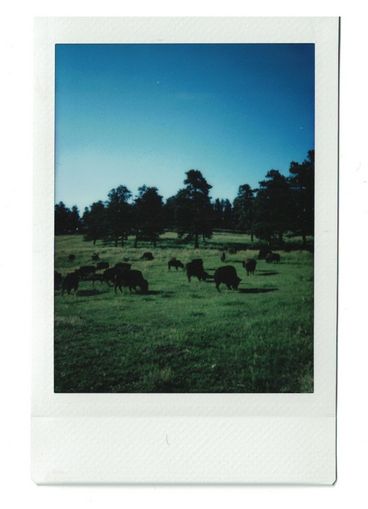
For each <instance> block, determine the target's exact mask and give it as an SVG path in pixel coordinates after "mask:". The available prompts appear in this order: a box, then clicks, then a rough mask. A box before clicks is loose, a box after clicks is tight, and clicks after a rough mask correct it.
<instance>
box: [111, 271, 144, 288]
mask: <svg viewBox="0 0 368 509" xmlns="http://www.w3.org/2000/svg"><path fill="white" fill-rule="evenodd" d="M122 287H127V288H129V291H130V292H131V291H132V290H137V287H138V288H139V289H140V291H141V292H142V293H147V292H148V281H147V280H146V279H144V277H143V275H142V272H141V271H140V270H125V271H118V272H117V273H116V275H115V280H114V289H115V293H116V291H117V289H118V288H119V290H120V291H121V292H122Z"/></svg>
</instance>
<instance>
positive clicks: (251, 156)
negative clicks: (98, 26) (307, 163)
mask: <svg viewBox="0 0 368 509" xmlns="http://www.w3.org/2000/svg"><path fill="white" fill-rule="evenodd" d="M311 148H314V45H313V44H58V45H57V46H56V169H55V170H56V201H57V202H58V201H60V200H62V201H64V203H65V204H66V205H67V206H72V205H74V204H76V205H78V206H79V207H80V209H81V210H83V208H84V207H85V206H86V205H90V204H91V203H92V202H93V201H97V200H99V199H102V200H105V199H106V197H107V193H108V191H109V190H110V189H112V188H113V187H116V186H118V185H120V184H124V185H126V186H127V187H128V188H129V189H130V190H131V191H132V193H133V194H135V193H136V192H137V189H138V187H140V186H141V185H143V184H145V185H148V186H156V187H158V189H159V191H160V193H161V194H162V195H163V196H164V197H165V198H167V197H168V196H171V195H173V194H175V193H176V191H177V190H178V189H179V188H180V187H183V180H184V178H185V175H184V172H185V171H187V170H189V169H192V168H193V169H199V170H201V171H202V173H203V175H204V176H205V178H206V179H207V180H208V182H209V183H210V184H211V185H212V186H213V189H212V190H211V195H212V196H213V197H214V198H216V197H220V198H229V199H231V200H232V199H233V198H234V197H235V196H236V193H237V190H238V187H239V185H241V184H245V183H248V184H250V185H252V186H256V185H257V183H258V181H259V180H261V179H263V177H264V176H265V174H266V172H267V171H268V170H270V169H272V168H274V169H278V170H280V171H281V172H282V173H285V174H286V173H287V172H288V168H289V164H290V161H292V160H295V161H302V160H303V159H304V158H305V156H306V153H307V151H308V150H309V149H311Z"/></svg>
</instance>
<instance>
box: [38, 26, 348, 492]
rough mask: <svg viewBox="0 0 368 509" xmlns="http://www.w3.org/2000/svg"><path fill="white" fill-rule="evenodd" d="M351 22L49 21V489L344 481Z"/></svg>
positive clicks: (45, 285) (43, 144)
mask: <svg viewBox="0 0 368 509" xmlns="http://www.w3.org/2000/svg"><path fill="white" fill-rule="evenodd" d="M339 25H340V22H339V19H338V18H39V19H36V21H35V79H34V84H35V92H34V94H35V124H34V135H35V156H34V178H35V185H34V253H33V254H34V294H33V295H34V334H33V336H34V342H33V380H32V382H33V398H32V477H33V479H34V481H35V482H36V483H39V484H83V483H85V484H87V483H91V484H105V483H188V484H195V483H232V484H234V483H252V484H254V483H258V484H260V483H268V484H271V483H272V484H274V483H283V484H325V485H328V484H333V483H334V482H335V480H336V450H335V449H336V345H337V339H336V336H337V332H336V323H337V261H338V260H337V218H338V76H339Z"/></svg>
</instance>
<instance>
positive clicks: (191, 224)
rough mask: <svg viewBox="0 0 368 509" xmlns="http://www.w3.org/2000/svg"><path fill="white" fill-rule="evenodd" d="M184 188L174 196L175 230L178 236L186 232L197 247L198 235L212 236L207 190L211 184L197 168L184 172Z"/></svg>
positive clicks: (211, 212) (211, 215) (211, 216)
mask: <svg viewBox="0 0 368 509" xmlns="http://www.w3.org/2000/svg"><path fill="white" fill-rule="evenodd" d="M186 176H187V177H186V179H185V180H184V184H185V186H186V187H185V188H183V189H181V190H179V191H178V193H177V194H176V197H175V212H176V224H177V231H178V234H179V235H180V236H183V235H184V234H188V236H189V237H190V238H193V239H194V247H195V248H198V247H199V236H200V235H202V237H203V238H209V237H211V236H212V225H213V209H212V206H211V200H210V196H209V191H210V189H211V188H212V186H211V185H210V184H209V183H208V182H207V180H206V179H205V178H204V177H203V175H202V173H201V172H200V171H199V170H189V171H187V172H186Z"/></svg>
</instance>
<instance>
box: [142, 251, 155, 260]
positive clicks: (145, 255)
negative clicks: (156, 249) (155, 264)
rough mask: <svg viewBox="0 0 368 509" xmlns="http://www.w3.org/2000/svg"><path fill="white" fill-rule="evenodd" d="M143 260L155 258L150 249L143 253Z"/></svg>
mask: <svg viewBox="0 0 368 509" xmlns="http://www.w3.org/2000/svg"><path fill="white" fill-rule="evenodd" d="M141 260H154V257H153V254H152V253H151V252H150V251H146V252H145V253H143V254H142V256H141Z"/></svg>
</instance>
